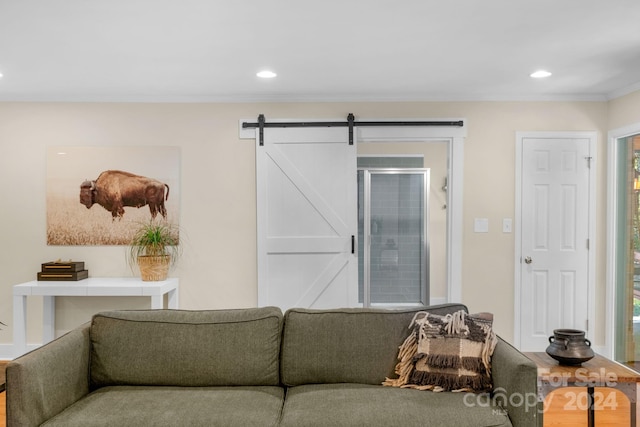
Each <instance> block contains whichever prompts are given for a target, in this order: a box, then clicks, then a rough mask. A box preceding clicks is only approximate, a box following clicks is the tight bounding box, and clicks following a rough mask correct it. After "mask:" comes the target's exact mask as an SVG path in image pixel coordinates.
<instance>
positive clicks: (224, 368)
mask: <svg viewBox="0 0 640 427" xmlns="http://www.w3.org/2000/svg"><path fill="white" fill-rule="evenodd" d="M282 319H283V316H282V311H280V309H279V308H276V307H262V308H248V309H238V310H203V311H187V310H131V311H111V312H106V313H99V314H96V315H95V316H93V320H92V322H91V329H90V338H91V367H90V380H91V387H92V389H97V388H99V387H105V386H112V385H140V386H142V385H152V386H157V385H163V386H178V387H215V386H256V385H257V386H279V385H280V339H281V334H282Z"/></svg>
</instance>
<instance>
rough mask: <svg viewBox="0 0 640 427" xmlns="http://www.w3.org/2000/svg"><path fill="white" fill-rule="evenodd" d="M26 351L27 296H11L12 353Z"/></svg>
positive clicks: (19, 353)
mask: <svg viewBox="0 0 640 427" xmlns="http://www.w3.org/2000/svg"><path fill="white" fill-rule="evenodd" d="M26 352H27V296H26V295H14V296H13V355H14V357H19V356H22V355H23V354H25V353H26Z"/></svg>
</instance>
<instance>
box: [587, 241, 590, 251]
mask: <svg viewBox="0 0 640 427" xmlns="http://www.w3.org/2000/svg"><path fill="white" fill-rule="evenodd" d="M589 249H590V248H589V239H587V250H589Z"/></svg>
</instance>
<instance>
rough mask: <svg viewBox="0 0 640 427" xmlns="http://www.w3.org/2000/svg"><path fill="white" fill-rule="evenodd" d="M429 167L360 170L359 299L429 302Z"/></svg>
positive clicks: (407, 303) (367, 303)
mask: <svg viewBox="0 0 640 427" xmlns="http://www.w3.org/2000/svg"><path fill="white" fill-rule="evenodd" d="M428 203H429V169H360V170H359V171H358V221H359V223H358V241H359V245H358V246H359V253H358V255H359V263H358V264H359V275H358V277H359V278H358V281H359V284H358V285H359V299H360V301H361V302H362V303H363V305H364V306H365V307H369V306H375V305H385V306H420V305H428V303H429V274H428V272H429V233H428V224H429V221H428V212H429V209H428Z"/></svg>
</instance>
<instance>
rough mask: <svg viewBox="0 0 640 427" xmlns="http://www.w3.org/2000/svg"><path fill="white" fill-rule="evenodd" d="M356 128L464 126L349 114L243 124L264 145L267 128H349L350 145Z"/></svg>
mask: <svg viewBox="0 0 640 427" xmlns="http://www.w3.org/2000/svg"><path fill="white" fill-rule="evenodd" d="M355 126H457V127H462V126H464V122H463V121H462V120H456V121H362V122H357V121H355V116H354V115H353V114H352V113H349V115H348V116H347V121H346V122H273V123H267V122H266V120H265V118H264V114H260V115H259V116H258V121H257V122H243V123H242V128H243V129H256V128H258V129H259V137H258V140H259V143H260V145H264V129H265V128H304V127H348V128H349V145H353V128H354V127H355Z"/></svg>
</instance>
